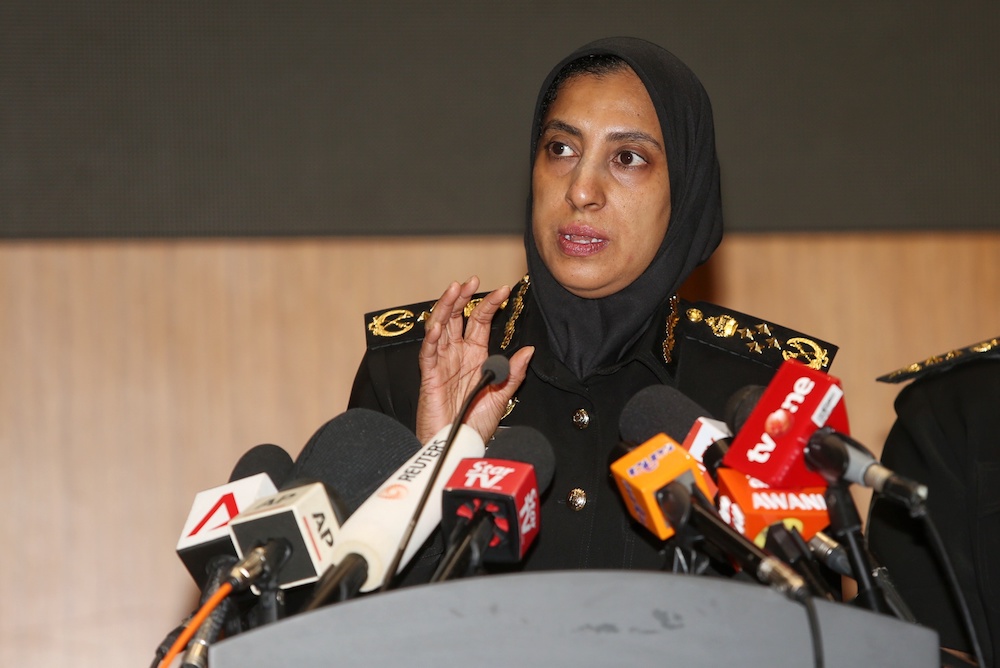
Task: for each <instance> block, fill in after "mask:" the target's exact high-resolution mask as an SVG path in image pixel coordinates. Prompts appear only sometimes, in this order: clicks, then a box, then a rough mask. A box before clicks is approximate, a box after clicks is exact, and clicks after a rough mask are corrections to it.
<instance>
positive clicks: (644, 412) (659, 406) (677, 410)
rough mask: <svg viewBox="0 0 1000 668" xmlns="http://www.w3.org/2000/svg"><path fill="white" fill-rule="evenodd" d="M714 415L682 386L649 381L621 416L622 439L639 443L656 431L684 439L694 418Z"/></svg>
mask: <svg viewBox="0 0 1000 668" xmlns="http://www.w3.org/2000/svg"><path fill="white" fill-rule="evenodd" d="M700 417H712V416H711V415H709V414H708V411H706V410H705V409H704V408H702V407H701V406H699V405H698V404H697V403H695V402H694V400H692V399H691V398H689V397H688V396H687V395H685V394H684V393H683V392H681V391H680V390H678V389H676V388H673V387H670V386H668V385H650V386H649V387H645V388H643V389H641V390H639V391H638V392H636V393H635V395H634V396H633V397H632V398H631V399H629V400H628V403H627V404H625V408H623V409H622V414H621V418H619V420H618V432H619V434H620V436H621V438H622V440H623V441H627V442H628V443H631V444H634V445H639V444H640V443H645V442H646V441H648V440H649V439H651V438H652V437H654V436H656V435H657V434H666V435H667V436H669V437H670V438H672V439H674V440H675V441H677V442H678V443H681V442H683V441H684V438H685V437H686V436H687V433H688V431H690V430H691V426H692V425H693V424H694V422H695V420H697V419H698V418H700Z"/></svg>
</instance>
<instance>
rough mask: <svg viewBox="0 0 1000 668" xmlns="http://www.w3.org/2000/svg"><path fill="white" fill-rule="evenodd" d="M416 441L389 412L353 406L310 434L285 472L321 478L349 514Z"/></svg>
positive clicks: (407, 454)
mask: <svg viewBox="0 0 1000 668" xmlns="http://www.w3.org/2000/svg"><path fill="white" fill-rule="evenodd" d="M420 447H421V443H420V441H419V440H417V437H416V436H415V435H414V434H413V432H411V431H410V430H409V429H407V428H406V427H404V426H403V425H402V424H400V423H399V422H397V421H396V420H394V419H393V418H391V417H389V416H388V415H384V414H382V413H379V412H376V411H373V410H369V409H367V408H352V409H350V410H347V411H345V412H343V413H341V414H340V415H338V416H337V417H335V418H333V419H332V420H330V421H329V422H327V423H326V424H324V425H323V426H322V427H320V428H319V429H318V430H317V431H316V433H315V434H313V436H312V438H311V439H309V442H308V443H306V445H305V447H304V448H302V452H301V453H299V456H298V458H297V459H296V460H295V463H294V465H293V466H292V471H291V473H290V475H289V477H290V478H303V479H315V480H319V481H321V482H324V483H326V485H327V486H328V487H329V488H330V489H331V490H332V491H333V492H334V493H335V495H336V497H337V498H338V499H339V500H340V502H341V503H342V505H343V510H344V511H345V513H346V516H347V517H350V515H351V514H352V513H353V512H354V511H355V510H357V508H358V506H360V505H361V504H362V503H363V502H364V501H365V499H367V498H368V497H369V496H371V494H372V493H373V492H374V491H375V490H376V489H377V488H378V487H379V485H381V484H382V483H383V482H384V481H385V479H386V478H388V477H389V475H390V474H391V473H393V472H394V471H395V470H396V469H398V468H399V467H400V466H402V465H403V463H404V462H406V460H407V459H409V458H410V457H411V456H412V455H413V454H414V453H416V452H417V450H419V449H420Z"/></svg>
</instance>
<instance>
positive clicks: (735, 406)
mask: <svg viewBox="0 0 1000 668" xmlns="http://www.w3.org/2000/svg"><path fill="white" fill-rule="evenodd" d="M766 389H767V388H766V387H764V386H763V385H746V386H744V387H741V388H740V389H738V390H736V391H735V392H733V394H732V395H731V396H730V397H729V399H727V400H726V407H725V408H724V409H723V411H724V412H723V419H724V420H725V422H726V425H727V426H728V427H729V431H731V432H733V433H734V434H738V433H740V430H741V429H743V425H744V424H746V421H747V418H748V417H750V413H752V412H753V409H754V408H755V407H756V406H757V402H758V401H760V398H761V396H762V395H763V394H764V390H766Z"/></svg>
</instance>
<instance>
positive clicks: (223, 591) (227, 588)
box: [159, 582, 233, 668]
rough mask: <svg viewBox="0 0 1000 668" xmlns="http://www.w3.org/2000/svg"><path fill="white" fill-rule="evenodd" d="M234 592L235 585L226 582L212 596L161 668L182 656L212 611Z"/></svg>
mask: <svg viewBox="0 0 1000 668" xmlns="http://www.w3.org/2000/svg"><path fill="white" fill-rule="evenodd" d="M232 591H233V585H232V583H230V582H224V583H223V584H222V585H221V586H220V587H219V588H218V589H216V590H215V593H214V594H212V596H211V597H210V598H209V599H208V600H207V601H206V602H205V604H204V605H202V606H201V608H199V609H198V612H196V613H195V614H194V616H193V617H191V621H189V622H188V624H187V626H185V627H184V630H183V631H182V632H181V634H180V635H179V636H177V640H175V641H174V644H173V645H171V647H170V650H169V651H168V652H167V653H166V655H164V657H163V660H162V661H160V667H159V668H169V666H170V663H171V662H172V661H173V660H174V658H175V657H176V656H177V655H178V654H180V653H181V651H182V650H183V649H184V648H185V647H187V644H188V642H189V641H190V640H191V638H192V637H194V634H195V633H196V632H197V631H198V627H200V626H201V624H202V622H204V621H205V620H206V619H207V618H208V616H209V615H211V614H212V611H214V610H215V609H216V608H217V607H218V606H219V604H221V603H222V601H224V600H225V598H226V597H227V596H229V594H230V593H231V592H232Z"/></svg>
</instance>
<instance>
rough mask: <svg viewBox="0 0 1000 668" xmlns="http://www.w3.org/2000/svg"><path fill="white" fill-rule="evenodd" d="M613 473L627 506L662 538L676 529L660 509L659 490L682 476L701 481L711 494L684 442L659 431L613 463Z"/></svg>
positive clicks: (695, 482) (671, 534) (642, 522)
mask: <svg viewBox="0 0 1000 668" xmlns="http://www.w3.org/2000/svg"><path fill="white" fill-rule="evenodd" d="M611 476H612V477H613V478H614V481H615V485H616V486H617V487H618V491H619V493H620V494H621V496H622V498H623V499H624V500H625V507H626V508H627V510H628V512H629V515H631V516H632V518H633V519H635V521H637V522H638V523H639V524H641V525H642V526H644V527H646V529H647V530H648V531H649V532H650V533H652V534H653V535H654V536H656V537H657V538H659V539H660V540H667V539H669V538H671V537H672V536H673V535H674V534H675V533H676V531H675V525H673V524H672V523H670V522H669V521H668V520H667V518H666V517H665V516H664V514H663V512H662V510H661V509H660V499H659V497H658V493H659V492H660V490H662V489H663V488H664V487H666V486H667V485H668V484H670V483H671V482H674V481H677V480H681V481H684V482H686V483H692V482H693V484H695V485H697V486H698V487H699V489H701V491H702V493H703V494H705V495H706V496H707V495H708V486H707V485H706V484H705V479H704V476H702V474H701V469H699V468H698V462H696V461H695V460H694V458H693V457H691V455H689V454H688V453H687V451H685V450H684V448H683V447H682V446H681V444H680V443H678V442H677V441H675V440H674V439H672V438H671V437H669V436H667V435H666V434H657V435H656V436H653V437H652V438H650V439H649V440H647V441H646V442H645V443H643V444H642V445H640V446H639V447H637V448H635V449H634V450H632V451H631V452H629V453H627V454H625V455H624V456H622V457H620V458H619V459H617V460H615V461H614V462H613V463H612V464H611Z"/></svg>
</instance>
